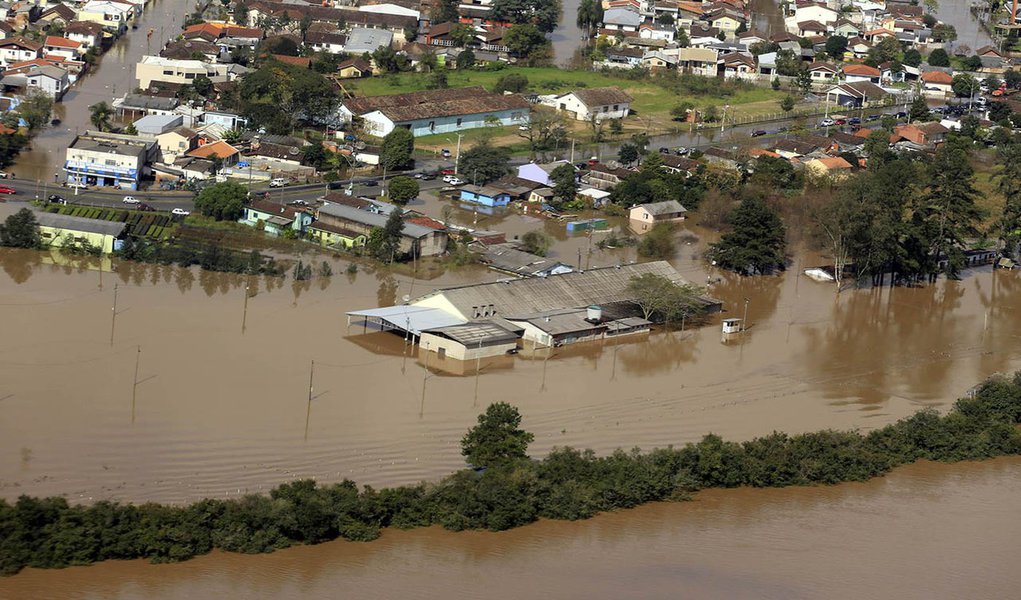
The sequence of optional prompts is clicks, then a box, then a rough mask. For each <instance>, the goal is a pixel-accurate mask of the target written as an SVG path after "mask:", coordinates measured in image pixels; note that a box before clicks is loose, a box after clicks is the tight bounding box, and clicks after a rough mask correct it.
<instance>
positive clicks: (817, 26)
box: [798, 21, 826, 37]
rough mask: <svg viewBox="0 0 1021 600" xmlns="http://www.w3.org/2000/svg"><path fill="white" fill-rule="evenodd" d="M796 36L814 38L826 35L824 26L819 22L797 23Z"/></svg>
mask: <svg viewBox="0 0 1021 600" xmlns="http://www.w3.org/2000/svg"><path fill="white" fill-rule="evenodd" d="M798 35H800V36H801V37H815V36H817V35H818V36H824V35H826V26H825V25H823V24H822V23H820V22H819V21H802V22H800V23H798Z"/></svg>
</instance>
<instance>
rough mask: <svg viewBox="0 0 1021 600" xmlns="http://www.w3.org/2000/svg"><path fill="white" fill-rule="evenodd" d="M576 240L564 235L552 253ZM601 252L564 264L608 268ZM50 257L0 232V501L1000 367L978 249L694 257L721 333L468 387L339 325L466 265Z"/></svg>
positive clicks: (185, 485) (755, 405)
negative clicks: (869, 280)
mask: <svg viewBox="0 0 1021 600" xmlns="http://www.w3.org/2000/svg"><path fill="white" fill-rule="evenodd" d="M514 219H520V217H514V218H508V219H507V222H508V223H510V222H512V221H513V220H514ZM687 229H688V235H689V237H690V236H694V235H698V236H700V237H701V238H703V239H702V240H701V241H698V242H696V243H692V244H690V245H688V244H682V245H681V246H680V249H679V252H678V256H677V258H676V259H675V260H674V261H673V262H674V264H675V265H676V267H677V268H678V270H679V271H681V272H682V273H683V274H685V275H686V276H687V277H688V278H689V279H691V280H692V281H695V282H705V281H706V274H705V273H704V271H703V270H702V266H701V265H702V264H703V261H702V259H701V257H700V256H699V251H698V248H700V247H701V244H702V243H703V242H704V241H705V240H707V239H711V236H709V234H707V233H705V232H703V231H701V230H699V229H697V228H694V227H693V226H690V225H689V226H688V227H687ZM584 243H586V238H584V237H581V238H571V239H567V240H564V241H563V242H560V243H558V249H561V248H566V250H558V251H560V252H565V253H568V254H570V253H572V252H571V250H570V248H571V247H572V245H573V246H579V247H580V245H581V244H584ZM630 251H631V252H633V249H631V250H630ZM612 252H621V251H619V250H618V251H612ZM612 252H611V253H604V252H603V251H599V250H598V249H597V250H594V252H593V254H592V258H591V259H589V258H588V257H587V256H586V261H588V260H591V261H592V264H613V262H615V261H617V260H619V259H620V257H619V256H617V255H614V254H612ZM58 256H59V255H58ZM809 260H813V259H811V258H804V259H801V260H800V261H798V262H799V263H804V262H806V261H809ZM59 262H66V261H55V260H54V259H53V257H52V256H51V255H49V254H45V253H36V252H24V251H12V250H0V322H2V323H3V324H4V327H3V331H4V335H3V337H2V338H0V399H2V400H0V403H2V405H3V406H2V409H3V419H2V420H0V496H2V497H6V498H14V497H16V496H17V495H19V494H22V493H29V494H36V495H51V494H59V495H66V496H67V497H68V498H70V499H71V500H74V501H84V502H88V501H94V500H97V499H100V498H113V499H119V500H129V501H142V500H158V501H163V502H174V503H179V502H186V501H191V500H196V499H198V498H202V497H207V496H212V497H221V498H222V497H231V496H236V495H238V494H243V493H245V492H258V491H266V490H268V489H269V488H270V487H272V486H274V485H276V484H278V483H280V482H283V481H286V480H289V479H294V478H299V477H314V478H316V479H319V480H321V481H337V480H340V479H343V478H351V479H354V480H356V481H358V482H359V483H365V484H371V485H374V486H381V485H390V484H401V483H409V482H416V481H420V480H425V479H435V478H438V477H441V476H443V475H445V474H447V473H449V472H451V471H452V470H455V469H457V468H460V467H461V466H462V465H463V462H462V459H461V456H460V453H459V448H458V443H459V440H460V438H461V436H462V435H463V432H464V431H465V430H466V429H467V428H468V427H469V426H471V424H472V423H473V422H474V421H475V417H476V415H477V414H478V413H479V412H480V411H481V410H482V409H483V408H484V407H485V406H486V405H487V404H489V403H491V402H495V401H506V402H510V403H512V404H514V405H516V406H518V407H520V409H521V412H522V414H523V415H524V426H525V427H526V428H527V429H529V430H530V431H533V432H534V433H535V435H536V440H535V443H534V445H533V447H532V453H533V454H534V455H536V456H539V455H542V454H545V453H546V452H547V451H548V450H549V449H550V448H552V447H553V446H556V445H572V446H577V447H591V448H593V449H595V450H596V451H597V452H609V451H612V450H613V449H615V448H617V447H621V446H623V447H632V446H641V447H643V448H647V449H648V448H652V447H654V446H665V445H668V444H683V443H685V442H690V441H693V440H697V439H699V438H700V437H701V436H702V435H704V434H705V433H707V432H710V431H712V432H716V433H719V434H721V435H723V436H725V437H729V438H734V439H747V438H750V437H753V436H756V435H761V434H766V433H769V432H771V431H773V430H783V431H788V432H800V431H808V430H816V429H822V428H828V427H836V428H861V429H866V430H867V429H870V428H873V427H876V426H880V425H883V424H886V423H889V422H891V421H894V420H896V419H898V418H901V417H903V416H905V415H908V414H910V413H912V412H914V411H916V410H918V409H919V408H920V407H923V406H937V407H946V406H948V404H949V403H950V402H951V401H952V400H953V399H954V398H956V397H958V396H960V395H961V394H963V393H964V392H965V391H966V390H967V389H968V388H970V387H971V386H973V385H974V384H975V383H977V382H979V381H981V380H982V379H983V378H985V377H987V376H988V375H990V374H992V373H995V372H1007V371H1013V370H1015V369H1018V368H1019V367H1021V343H1019V342H1021V319H1019V318H1018V310H1019V307H1021V278H1019V276H1018V274H1016V273H1007V272H1002V271H1001V272H997V273H993V272H992V271H991V270H990V269H989V268H988V267H986V268H984V269H982V270H980V271H974V272H970V273H968V274H967V275H966V276H965V278H964V279H963V280H962V281H942V280H941V281H939V282H938V283H936V284H935V285H933V286H929V287H924V288H915V289H909V288H893V289H890V288H883V289H864V290H849V291H844V292H843V293H841V294H840V295H837V294H836V293H835V288H834V286H832V285H824V284H819V283H815V282H812V281H811V280H808V279H806V278H805V277H803V276H797V275H796V271H794V270H792V271H791V272H788V273H787V274H786V275H783V276H779V277H756V278H747V279H741V278H738V277H731V276H728V275H725V274H722V273H712V274H711V277H712V278H713V279H714V281H715V280H717V279H718V282H715V283H714V284H713V285H712V288H711V293H712V294H713V295H715V296H717V297H719V298H721V299H723V300H724V302H725V305H726V308H727V309H728V311H729V314H730V315H736V316H743V315H744V312H745V299H746V298H747V299H748V302H747V314H748V320H749V324H750V329H749V331H748V332H747V334H746V337H745V338H744V339H741V338H737V339H733V340H728V341H727V342H726V343H723V340H721V335H720V333H719V325H718V324H717V323H712V324H710V325H707V326H705V327H703V328H701V329H696V330H691V329H690V328H689V329H688V330H686V331H683V332H682V331H675V332H671V333H654V334H652V335H651V336H647V337H645V338H637V339H634V340H632V341H630V342H627V343H616V344H600V343H595V344H588V345H578V346H569V347H564V348H558V349H555V350H554V351H553V352H552V356H551V357H550V358H549V359H548V360H542V358H543V357H542V356H540V357H529V356H528V353H522V355H519V356H516V357H508V358H504V359H501V360H495V361H487V362H486V363H485V364H483V365H482V370H481V373H480V376H479V378H478V379H479V382H478V396H477V397H476V395H475V373H474V365H467V367H465V366H464V365H460V364H458V363H455V362H454V361H448V362H445V363H438V362H437V361H435V360H432V359H434V358H435V357H430V364H429V370H428V372H427V371H426V368H425V367H426V365H425V364H424V360H423V359H421V358H419V357H418V356H417V355H416V353H415V352H414V350H413V349H412V350H406V349H405V346H404V341H403V339H401V338H400V337H397V336H395V335H392V334H384V333H370V334H368V335H362V328H361V327H360V326H357V325H356V326H352V327H351V328H350V330H349V328H348V326H347V324H346V317H345V314H344V313H345V311H348V310H352V309H358V308H366V307H372V306H380V305H388V304H392V303H394V302H396V301H398V300H399V299H400V298H403V297H404V296H410V297H416V296H418V295H421V294H423V293H425V292H427V291H429V290H431V289H433V288H436V287H440V286H444V285H457V284H464V283H469V282H473V281H480V280H485V281H493V280H496V279H499V278H500V277H501V275H499V274H497V273H494V272H491V271H486V270H484V269H482V268H481V267H469V268H463V269H456V270H451V271H448V272H447V273H445V274H443V275H441V276H439V277H437V278H435V279H433V280H430V281H422V280H417V281H416V280H413V279H411V278H410V277H407V276H403V275H394V274H392V273H390V272H388V271H383V270H380V271H378V272H373V271H372V270H371V269H367V268H365V267H363V268H362V269H360V270H359V271H358V272H357V273H356V274H353V275H348V274H346V273H344V268H345V266H346V265H345V264H344V263H343V262H342V261H339V260H338V261H336V262H335V264H334V268H333V270H334V272H335V273H337V275H334V276H333V277H332V279H325V280H315V281H311V282H302V283H300V284H295V283H294V282H292V281H291V280H290V279H287V280H279V279H266V278H254V279H253V280H252V281H251V288H252V291H251V294H252V296H251V297H250V299H249V300H248V302H247V316H245V312H244V311H245V304H246V303H245V292H244V286H245V283H246V279H245V278H243V277H241V276H237V275H227V274H220V273H209V272H200V271H197V270H188V269H180V268H176V267H159V266H153V265H143V264H137V263H130V262H118V261H113V262H110V261H107V262H106V263H105V264H104V268H102V269H101V268H98V263H97V264H94V265H92V267H91V268H82V267H81V266H80V265H79V266H75V265H73V264H55V263H59ZM796 265H798V263H796ZM800 266H805V265H804V264H801V265H800ZM111 269H112V272H111ZM115 295H116V302H117V305H116V307H117V311H116V315H114V313H113V310H112V309H113V306H114V298H115ZM243 320H244V325H245V331H244V332H242V321H243ZM111 338H112V344H111ZM139 349H140V350H139ZM136 359H137V368H138V375H137V381H138V383H137V385H135V384H134V383H133V382H134V381H135V369H136ZM313 360H314V361H315V369H314V372H312V369H311V363H312V361H313ZM310 375H311V378H312V385H313V399H312V402H311V403H309V379H310ZM423 388H424V392H425V393H424V395H423Z"/></svg>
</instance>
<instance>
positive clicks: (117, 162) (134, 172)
mask: <svg viewBox="0 0 1021 600" xmlns="http://www.w3.org/2000/svg"><path fill="white" fill-rule="evenodd" d="M158 152H159V148H158V147H157V145H156V141H155V140H153V139H145V138H139V137H137V136H133V135H122V134H117V133H104V132H99V131H85V132H83V133H81V134H79V135H77V136H75V138H74V140H73V141H72V142H71V144H70V145H68V147H67V152H66V156H67V159H66V161H65V162H64V172H65V173H67V181H68V182H69V183H84V184H86V185H98V186H116V187H118V188H120V189H124V190H134V189H138V182H139V181H140V180H141V179H142V177H143V176H145V175H147V174H148V165H149V164H150V163H152V162H154V161H155V159H156V158H157V157H158Z"/></svg>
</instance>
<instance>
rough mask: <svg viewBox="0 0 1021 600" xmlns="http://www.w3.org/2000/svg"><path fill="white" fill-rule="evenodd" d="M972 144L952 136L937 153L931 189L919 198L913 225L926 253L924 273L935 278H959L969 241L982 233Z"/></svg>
mask: <svg viewBox="0 0 1021 600" xmlns="http://www.w3.org/2000/svg"><path fill="white" fill-rule="evenodd" d="M968 145H969V141H968V140H965V139H962V138H959V137H952V138H950V139H949V140H948V141H947V142H946V143H944V144H943V145H942V146H940V148H939V149H938V150H937V151H936V155H935V156H934V157H933V160H932V163H931V164H930V165H929V169H928V171H929V172H928V175H929V186H928V190H927V191H926V193H925V194H923V195H920V196H919V197H918V198H917V199H916V203H915V205H914V207H913V209H914V210H913V211H912V212H913V214H912V224H913V226H914V229H915V232H914V233H915V236H916V238H915V239H916V240H917V241H918V242H920V243H919V244H918V247H919V249H921V250H924V251H925V255H924V257H920V258H923V259H924V261H925V262H924V263H923V265H922V273H924V274H928V275H929V276H930V277H934V276H935V274H936V273H938V272H939V271H940V270H941V269H940V265H939V263H940V261H941V260H945V261H946V262H945V265H944V266H943V267H942V271H943V272H944V273H946V274H947V276H949V277H956V276H957V275H958V273H959V272H960V270H961V268H963V258H964V256H963V246H964V240H965V238H967V237H969V236H973V235H977V234H978V229H977V224H978V222H979V219H980V218H981V216H982V215H981V211H980V210H979V208H978V206H976V205H975V198H976V197H977V196H978V192H977V191H976V190H975V186H974V179H975V177H974V169H973V168H972V166H971V163H970V162H969V157H968Z"/></svg>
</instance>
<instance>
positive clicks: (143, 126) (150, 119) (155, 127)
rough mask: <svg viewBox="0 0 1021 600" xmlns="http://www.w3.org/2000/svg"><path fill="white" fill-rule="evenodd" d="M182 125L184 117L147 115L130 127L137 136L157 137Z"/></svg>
mask: <svg viewBox="0 0 1021 600" xmlns="http://www.w3.org/2000/svg"><path fill="white" fill-rule="evenodd" d="M182 123H184V117H183V116H181V115H147V116H144V117H142V118H141V119H138V120H137V121H135V122H134V123H132V124H131V125H132V126H133V127H134V128H135V131H137V132H138V135H147V136H152V137H158V136H160V135H162V134H164V133H167V132H169V131H172V130H174V129H176V128H177V127H180V126H181V124H182Z"/></svg>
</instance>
